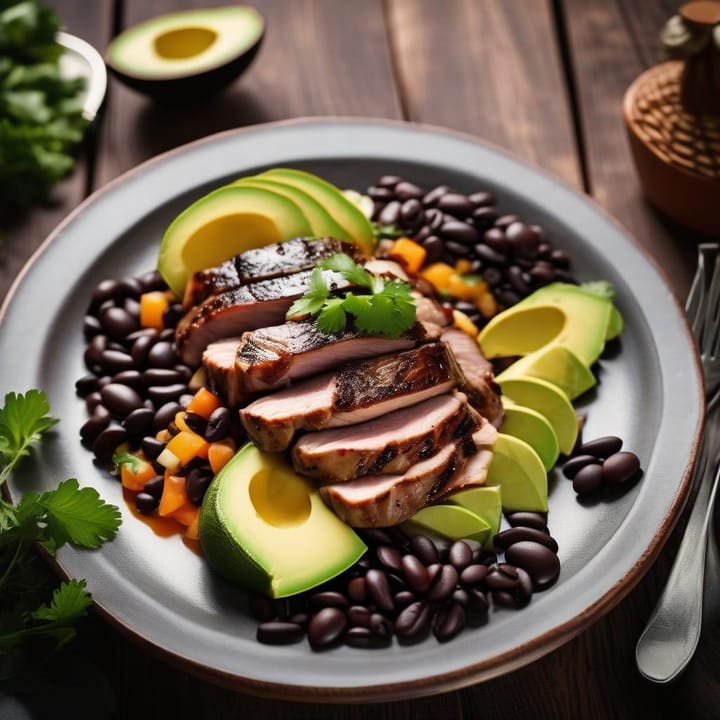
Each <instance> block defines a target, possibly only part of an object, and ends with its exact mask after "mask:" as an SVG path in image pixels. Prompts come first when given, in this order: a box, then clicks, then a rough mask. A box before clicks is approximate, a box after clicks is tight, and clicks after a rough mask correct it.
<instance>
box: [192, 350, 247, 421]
mask: <svg viewBox="0 0 720 720" xmlns="http://www.w3.org/2000/svg"><path fill="white" fill-rule="evenodd" d="M239 344H240V338H238V337H232V338H226V339H225V340H217V341H216V342H214V343H210V345H208V346H207V349H206V350H205V352H204V353H203V366H204V367H205V378H206V382H207V385H208V387H209V388H210V390H212V391H213V392H214V393H215V394H216V395H218V396H219V397H221V398H222V399H223V401H224V403H225V406H226V407H230V408H235V407H240V406H241V405H244V404H245V403H247V401H248V397H247V393H246V392H245V389H244V388H243V386H242V383H241V382H240V377H239V375H238V373H237V372H236V370H235V358H236V356H237V349H238V345H239Z"/></svg>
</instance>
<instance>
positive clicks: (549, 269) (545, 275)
mask: <svg viewBox="0 0 720 720" xmlns="http://www.w3.org/2000/svg"><path fill="white" fill-rule="evenodd" d="M529 272H530V277H531V278H532V279H533V280H534V281H535V284H536V285H548V284H549V283H551V282H552V281H553V280H554V279H555V268H553V266H552V265H550V264H549V263H546V262H545V261H544V260H539V261H538V262H536V263H535V264H534V265H533V266H532V267H531V268H530V271H529Z"/></svg>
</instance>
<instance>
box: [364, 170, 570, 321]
mask: <svg viewBox="0 0 720 720" xmlns="http://www.w3.org/2000/svg"><path fill="white" fill-rule="evenodd" d="M367 194H368V195H369V196H370V197H371V198H372V200H373V205H374V211H373V215H372V219H373V220H374V221H375V222H376V223H378V225H380V227H381V228H383V227H392V228H396V229H398V230H400V231H402V232H403V233H404V234H406V235H407V236H408V237H411V238H413V239H414V240H416V241H417V242H418V243H420V244H421V245H422V246H423V247H424V248H425V250H426V252H427V256H426V261H425V262H426V264H430V263H434V262H439V261H442V262H446V263H448V264H450V265H453V266H454V265H455V263H456V262H457V261H458V260H460V259H466V260H468V261H469V262H470V263H471V269H470V272H471V273H473V274H477V275H481V276H482V277H483V278H484V279H485V280H486V281H487V283H488V285H489V287H490V289H491V291H492V293H493V296H494V297H495V299H496V300H497V302H498V303H499V305H500V306H501V307H503V308H507V307H510V306H511V305H514V304H515V303H517V302H518V301H519V300H521V299H522V298H524V297H526V296H527V295H529V294H530V293H532V292H533V291H534V290H536V289H537V288H539V287H542V286H543V285H547V284H549V283H551V282H555V281H562V282H574V280H573V278H572V276H571V275H570V273H569V268H570V258H569V257H568V255H567V253H565V252H564V251H563V250H560V249H559V248H554V247H553V246H552V244H551V242H550V240H549V239H548V237H547V235H546V233H545V231H544V230H543V229H542V228H541V227H540V226H539V225H532V224H526V223H525V222H523V221H522V219H521V218H520V217H519V216H517V215H501V214H500V213H499V211H498V209H497V206H496V199H495V197H494V196H493V194H492V193H490V192H486V191H480V192H474V193H471V194H469V195H464V194H462V193H459V192H457V191H455V190H453V189H452V188H450V187H448V186H447V185H438V186H437V187H434V188H432V189H431V190H429V191H426V190H424V189H423V188H420V187H418V186H417V185H415V184H414V183H411V182H408V181H407V180H404V179H403V178H401V177H398V176H397V175H383V176H382V177H380V178H378V180H377V182H376V183H375V184H374V185H373V186H371V187H370V188H368V190H367ZM461 303H462V305H463V306H465V305H467V306H468V307H458V309H459V310H463V311H464V312H467V313H468V314H471V315H473V314H477V309H476V308H474V306H471V304H470V303H467V302H466V301H461ZM474 319H476V320H480V321H481V322H482V318H474Z"/></svg>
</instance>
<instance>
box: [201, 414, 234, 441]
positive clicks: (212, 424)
mask: <svg viewBox="0 0 720 720" xmlns="http://www.w3.org/2000/svg"><path fill="white" fill-rule="evenodd" d="M229 427H230V411H229V410H228V409H227V408H226V407H219V408H216V409H215V410H213V411H212V413H211V414H210V417H209V418H208V422H207V427H206V428H205V439H206V440H207V441H208V442H217V441H218V440H222V439H223V438H224V437H225V436H226V435H227V433H228V429H229Z"/></svg>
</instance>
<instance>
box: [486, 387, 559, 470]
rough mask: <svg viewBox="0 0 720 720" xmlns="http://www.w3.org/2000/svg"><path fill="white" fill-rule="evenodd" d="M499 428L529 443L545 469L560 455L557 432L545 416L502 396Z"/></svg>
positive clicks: (552, 465)
mask: <svg viewBox="0 0 720 720" xmlns="http://www.w3.org/2000/svg"><path fill="white" fill-rule="evenodd" d="M500 429H501V430H502V432H503V433H504V434H505V435H512V436H513V437H516V438H518V439H519V440H523V441H524V442H526V443H527V444H528V445H530V447H531V448H532V449H533V450H535V452H536V453H537V454H538V457H539V458H540V460H541V461H542V464H543V466H544V467H545V470H546V471H549V470H551V469H552V468H553V467H554V466H555V463H556V462H557V459H558V457H559V456H560V444H559V443H558V439H557V433H556V432H555V430H553V426H552V425H551V424H550V422H549V421H548V420H547V418H546V417H545V416H544V415H541V414H540V413H539V412H538V411H537V410H533V409H532V408H529V407H525V406H524V405H518V404H517V403H515V402H513V401H512V400H510V399H509V398H508V397H507V396H503V421H502V425H501V426H500Z"/></svg>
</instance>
